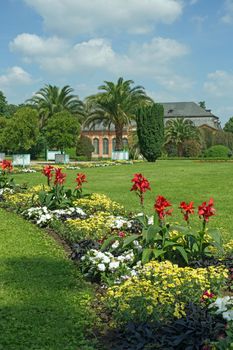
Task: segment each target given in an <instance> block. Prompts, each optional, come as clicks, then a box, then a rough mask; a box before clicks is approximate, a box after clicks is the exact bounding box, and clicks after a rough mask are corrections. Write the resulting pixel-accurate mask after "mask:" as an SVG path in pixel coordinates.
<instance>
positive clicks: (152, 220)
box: [148, 216, 154, 225]
mask: <svg viewBox="0 0 233 350" xmlns="http://www.w3.org/2000/svg"><path fill="white" fill-rule="evenodd" d="M153 224H154V217H153V216H150V217H149V218H148V225H153Z"/></svg>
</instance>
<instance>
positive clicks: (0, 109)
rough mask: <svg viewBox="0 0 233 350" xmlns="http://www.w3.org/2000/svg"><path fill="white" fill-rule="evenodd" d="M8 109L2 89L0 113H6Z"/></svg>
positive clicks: (0, 92) (0, 93)
mask: <svg viewBox="0 0 233 350" xmlns="http://www.w3.org/2000/svg"><path fill="white" fill-rule="evenodd" d="M6 111H7V100H6V97H5V95H4V94H3V92H2V91H0V115H5V114H6Z"/></svg>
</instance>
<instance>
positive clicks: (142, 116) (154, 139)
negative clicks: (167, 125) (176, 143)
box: [137, 103, 164, 162]
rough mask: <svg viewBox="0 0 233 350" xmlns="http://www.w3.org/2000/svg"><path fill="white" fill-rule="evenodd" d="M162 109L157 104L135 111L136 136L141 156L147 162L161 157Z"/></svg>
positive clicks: (162, 139)
mask: <svg viewBox="0 0 233 350" xmlns="http://www.w3.org/2000/svg"><path fill="white" fill-rule="evenodd" d="M163 117H164V108H163V106H162V105H160V104H158V103H154V104H152V105H149V106H143V107H141V108H139V109H138V111H137V134H138V140H139V145H140V151H141V153H142V155H143V156H144V157H145V158H146V160H148V162H155V161H156V159H157V158H158V157H160V156H161V149H162V146H163V142H164V120H163Z"/></svg>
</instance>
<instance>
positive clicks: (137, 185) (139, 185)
mask: <svg viewBox="0 0 233 350" xmlns="http://www.w3.org/2000/svg"><path fill="white" fill-rule="evenodd" d="M131 182H133V186H132V188H131V190H130V191H135V192H136V193H137V195H138V196H139V197H140V202H141V205H143V202H144V195H143V194H144V193H145V192H146V191H147V190H151V188H150V183H149V181H148V180H147V179H146V178H145V177H144V176H143V175H142V174H134V177H133V179H132V180H131Z"/></svg>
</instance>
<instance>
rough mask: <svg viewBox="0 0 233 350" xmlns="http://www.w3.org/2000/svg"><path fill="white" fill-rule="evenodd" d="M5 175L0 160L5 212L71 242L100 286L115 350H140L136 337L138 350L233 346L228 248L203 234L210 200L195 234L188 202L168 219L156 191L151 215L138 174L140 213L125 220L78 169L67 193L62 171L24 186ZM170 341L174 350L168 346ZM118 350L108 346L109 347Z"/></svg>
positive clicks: (232, 269) (232, 247)
mask: <svg viewBox="0 0 233 350" xmlns="http://www.w3.org/2000/svg"><path fill="white" fill-rule="evenodd" d="M11 171H12V166H11V164H10V163H8V164H6V163H4V162H3V163H2V174H1V178H0V184H1V189H0V191H1V199H2V202H1V203H2V206H4V207H8V208H10V209H12V210H17V212H18V213H20V214H21V215H23V216H24V218H25V219H27V220H31V221H32V222H34V223H35V224H36V225H38V226H40V227H48V228H50V229H51V228H52V229H53V230H55V231H56V233H57V234H58V235H60V236H61V237H62V238H63V239H64V240H65V241H66V242H67V243H68V244H69V245H70V247H71V248H72V251H73V253H72V259H74V260H75V261H76V262H77V265H78V268H80V269H81V271H82V272H83V274H84V275H85V276H86V278H88V279H89V280H91V281H93V282H97V283H99V284H100V285H101V286H102V287H103V288H102V289H101V290H102V293H101V296H100V297H99V296H98V298H99V299H100V300H101V302H102V303H103V304H102V307H104V309H105V310H106V315H110V319H109V322H108V327H107V330H108V331H107V332H105V333H109V334H107V335H108V339H111V335H110V334H115V335H116V334H118V335H119V334H120V337H119V341H120V343H118V345H117V346H118V349H135V348H136V347H135V343H134V342H133V340H132V339H133V332H134V336H135V334H140V339H141V340H140V342H141V343H139V344H138V345H137V349H147V346H148V349H149V348H150V349H158V348H161V349H163V348H164V349H165V348H166V349H170V348H171V349H172V348H174V349H176V348H177V349H185V348H186V346H187V348H188V346H191V345H190V344H189V342H190V339H193V342H197V343H198V345H195V346H196V347H189V349H192V348H193V349H211V348H212V349H213V348H214V346H215V348H216V349H218V348H219V349H223V347H221V346H225V344H227V346H228V345H229V344H230V342H231V341H232V338H233V334H232V331H231V327H232V326H233V324H232V320H233V301H232V298H231V297H230V295H231V290H232V288H233V283H232V280H233V278H232V277H233V262H232V256H233V242H228V243H227V244H222V241H221V234H220V232H219V231H218V230H216V229H215V230H213V229H211V230H210V229H208V222H209V220H211V217H212V216H214V215H215V214H216V213H215V209H214V201H213V199H210V200H209V201H207V202H203V203H202V204H200V205H199V206H198V209H197V214H198V216H199V217H200V223H201V228H200V230H199V231H194V230H193V229H192V228H191V218H192V215H194V214H195V210H196V209H195V207H194V203H193V202H190V203H185V202H181V203H180V206H179V208H178V209H179V210H180V211H181V213H182V216H183V221H184V225H178V224H172V223H171V222H170V220H169V221H167V218H168V217H169V218H170V216H171V215H172V211H173V210H174V209H173V208H172V204H171V203H170V202H169V200H167V199H166V198H164V197H163V196H162V195H158V196H157V197H156V200H155V203H154V210H155V215H154V216H153V217H148V216H147V215H146V214H145V213H144V201H145V196H146V192H147V191H150V189H151V188H150V183H149V181H148V180H147V179H146V178H145V177H144V176H143V175H142V174H135V175H134V178H133V179H132V183H133V184H132V188H131V192H135V193H136V194H137V196H138V198H139V205H140V211H141V213H140V214H136V213H135V214H130V215H129V214H127V213H126V211H125V210H124V208H123V207H122V206H121V205H119V204H118V203H115V202H113V201H111V200H110V199H109V198H108V197H106V196H104V195H100V194H89V195H88V194H84V193H83V187H84V185H85V182H87V179H86V176H85V174H83V173H78V174H77V177H76V179H74V183H76V187H75V188H74V189H73V190H70V189H66V188H65V180H66V174H65V173H64V172H63V170H62V168H54V167H53V166H45V167H44V168H43V174H44V176H45V177H46V178H47V186H36V187H33V188H31V189H26V188H20V187H19V186H16V185H15V184H14V182H13V181H12V180H11V181H8V173H9V172H11ZM224 295H227V296H224ZM221 298H222V299H221ZM224 298H225V299H224ZM205 321H206V323H205ZM200 322H202V323H203V327H202V328H201V329H200V328H199V323H200ZM174 325H176V326H175V328H176V331H177V330H178V329H180V332H181V333H180V334H177V333H176V332H175V331H174ZM194 325H195V327H194ZM129 327H130V328H129ZM172 327H173V333H171V329H172ZM185 329H186V331H187V336H185V334H186V333H185V332H186V331H185ZM130 332H131V336H129V334H130ZM156 332H157V333H158V332H159V335H160V337H159V336H158V335H156V336H155V334H157V333H156ZM198 332H199V333H198ZM148 334H150V335H151V336H149V335H148ZM188 334H193V338H192V336H190V337H189V336H188ZM153 337H154V338H153ZM152 338H153V339H154V341H153V340H152ZM220 338H221V339H220ZM172 341H173V346H174V347H169V346H170V345H169V344H171V342H172ZM174 341H175V343H174ZM119 344H120V345H119ZM132 344H134V345H132ZM140 344H141V345H140ZM174 344H177V345H174ZM195 344H196V343H195ZM222 344H224V345H222ZM114 346H115V345H114V343H111V346H110V347H109V348H113V349H114ZM130 346H132V347H130ZM140 346H141V347H140ZM225 348H227V347H225ZM116 349H117V348H116Z"/></svg>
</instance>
